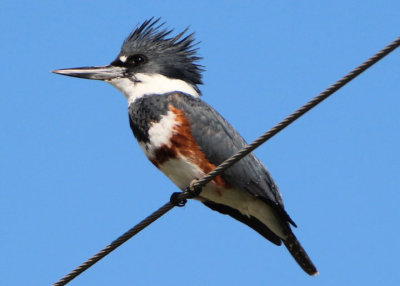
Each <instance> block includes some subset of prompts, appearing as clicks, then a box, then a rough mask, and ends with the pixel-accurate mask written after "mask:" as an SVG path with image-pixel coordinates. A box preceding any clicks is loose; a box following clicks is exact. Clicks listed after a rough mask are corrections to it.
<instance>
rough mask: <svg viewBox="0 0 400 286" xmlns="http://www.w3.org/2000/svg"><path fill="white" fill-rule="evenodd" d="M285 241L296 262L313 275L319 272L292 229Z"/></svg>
mask: <svg viewBox="0 0 400 286" xmlns="http://www.w3.org/2000/svg"><path fill="white" fill-rule="evenodd" d="M283 243H284V244H285V246H286V248H287V249H288V250H289V252H290V254H291V255H292V256H293V258H294V259H295V260H296V262H297V263H298V264H299V265H300V267H301V268H302V269H303V270H304V271H305V272H306V273H307V274H309V275H312V276H315V275H317V274H318V270H317V268H316V267H315V266H314V264H313V263H312V261H311V259H310V258H309V257H308V255H307V253H306V251H305V250H304V248H303V247H302V246H301V244H300V242H299V241H298V240H297V238H296V236H295V235H294V234H293V233H292V232H291V231H290V233H289V234H288V236H287V238H286V240H283Z"/></svg>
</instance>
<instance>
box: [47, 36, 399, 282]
mask: <svg viewBox="0 0 400 286" xmlns="http://www.w3.org/2000/svg"><path fill="white" fill-rule="evenodd" d="M399 46H400V37H399V38H397V39H396V40H394V41H393V42H391V43H390V44H389V45H387V46H386V47H385V48H383V49H382V50H380V51H379V52H378V53H376V54H375V55H373V56H372V57H370V58H369V59H368V60H366V61H365V62H363V63H362V64H361V65H359V66H358V67H356V68H355V69H353V70H352V71H351V72H349V73H348V74H347V75H345V76H344V77H342V78H341V79H340V80H338V81H337V82H335V83H334V84H332V85H331V86H330V87H328V88H327V89H325V90H324V91H323V92H321V93H320V94H318V95H317V96H316V97H314V98H313V99H311V100H310V101H309V102H307V103H306V104H304V105H303V106H302V107H300V108H299V109H298V110H296V111H295V112H293V113H292V114H290V115H289V116H288V117H286V118H285V119H283V120H282V121H281V122H279V123H278V124H277V125H275V126H274V127H272V128H271V129H270V130H268V131H267V132H265V133H264V134H262V135H261V136H260V137H258V138H257V139H256V140H254V141H253V142H252V143H251V144H249V145H247V146H246V147H244V148H243V149H241V150H240V151H239V152H237V153H236V154H234V155H233V156H231V157H230V158H228V159H227V160H225V161H224V162H223V163H221V164H220V165H218V166H217V167H216V168H215V169H214V170H213V171H211V172H209V173H208V174H206V175H205V176H204V177H202V178H201V179H199V180H196V181H194V182H193V183H192V184H191V186H190V187H188V188H187V191H185V192H181V193H178V194H177V196H175V200H176V201H177V202H182V204H184V203H185V202H186V199H188V198H193V197H194V196H195V195H196V194H197V193H196V192H195V191H194V190H201V188H202V187H204V186H205V185H206V184H207V183H209V182H210V181H211V180H213V179H214V178H215V177H216V176H218V175H220V174H222V173H223V172H224V171H225V170H226V169H228V168H229V167H231V166H232V165H234V164H235V163H236V162H238V161H239V160H240V159H242V158H243V157H245V156H246V155H248V154H249V153H250V152H252V151H253V150H255V149H256V148H257V147H259V146H260V145H261V144H263V143H265V142H266V141H267V140H269V139H270V138H271V137H273V136H274V135H276V134H277V133H278V132H280V131H281V130H283V129H284V128H286V127H287V126H288V125H290V124H291V123H292V122H294V121H295V120H297V119H298V118H299V117H301V116H302V115H304V114H305V113H306V112H308V111H309V110H311V109H312V108H313V107H315V106H316V105H317V104H319V103H321V102H322V101H323V100H325V99H326V98H328V97H329V96H330V95H332V94H333V93H334V92H336V91H337V90H338V89H340V88H341V87H343V86H345V85H346V84H347V83H348V82H350V81H351V80H353V79H354V78H355V77H357V76H358V75H360V74H361V73H362V72H364V71H365V70H367V69H368V68H369V67H371V66H372V65H373V64H375V63H377V62H378V61H379V60H381V59H382V58H383V57H385V56H386V55H388V54H389V53H390V52H392V51H393V50H394V49H396V48H397V47H399ZM182 204H180V205H182ZM176 205H179V204H175V205H174V204H172V203H171V202H168V203H166V204H165V205H163V206H162V207H161V208H159V209H158V210H156V211H155V212H153V213H152V214H151V215H149V216H148V217H146V218H145V219H144V220H142V221H141V222H140V223H138V224H137V225H135V226H134V227H132V228H131V229H130V230H128V231H127V232H125V233H124V234H123V235H121V236H120V237H118V238H117V239H116V240H114V241H113V242H112V243H111V244H109V245H108V246H106V247H105V248H103V249H102V250H100V251H99V252H98V253H96V254H95V255H93V256H92V257H91V258H89V259H88V260H86V261H85V262H84V263H82V264H81V265H79V266H78V267H77V268H75V269H74V270H72V271H71V272H70V273H68V274H67V275H65V276H64V277H63V278H61V279H60V280H58V281H57V282H56V283H54V284H53V285H55V286H61V285H65V284H67V283H68V282H69V281H71V280H72V279H74V278H76V277H77V276H79V275H80V274H81V273H82V272H84V271H85V270H87V269H88V268H90V267H91V266H92V265H94V264H95V263H96V262H98V261H99V260H100V259H102V258H103V257H105V256H106V255H108V254H109V253H111V252H112V251H113V250H114V249H116V248H117V247H119V246H120V245H122V244H123V243H124V242H126V241H127V240H129V239H130V238H132V237H133V236H134V235H136V234H137V233H138V232H140V231H141V230H143V229H144V228H146V227H147V226H148V225H150V224H151V223H153V222H154V221H155V220H157V219H158V218H160V217H161V216H163V215H164V214H165V213H167V212H168V211H170V210H171V209H172V208H173V207H174V206H176Z"/></svg>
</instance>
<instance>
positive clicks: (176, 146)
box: [53, 18, 318, 275]
mask: <svg viewBox="0 0 400 286" xmlns="http://www.w3.org/2000/svg"><path fill="white" fill-rule="evenodd" d="M159 20H160V19H156V20H153V18H151V19H150V20H147V21H145V22H144V23H143V24H141V25H140V26H137V27H136V28H135V29H134V30H133V32H131V34H130V35H129V36H128V38H127V39H126V40H125V41H124V43H123V45H122V48H121V51H120V53H119V55H118V56H117V58H116V59H115V60H114V61H113V62H111V64H109V65H107V66H95V67H81V68H71V69H60V70H55V71H53V72H54V73H57V74H61V75H67V76H72V77H79V78H85V79H94V80H101V81H105V82H108V83H110V84H111V85H113V86H115V87H116V88H117V89H119V90H120V91H121V92H122V93H123V94H124V96H125V97H126V99H127V100H128V112H129V123H130V127H131V129H132V131H133V135H134V136H135V137H136V139H137V140H138V142H139V145H140V147H141V148H142V149H143V151H144V153H145V154H146V156H147V158H148V159H149V160H150V161H151V162H152V163H153V164H154V165H155V166H156V167H157V168H158V169H159V170H161V171H162V172H163V173H164V174H165V175H166V176H168V177H169V178H170V179H171V180H172V182H173V183H175V185H177V186H178V187H179V188H180V189H181V190H185V189H186V187H187V186H189V184H190V183H191V182H192V180H194V179H198V178H201V177H202V176H203V175H204V174H206V173H208V172H210V171H211V170H213V169H214V168H215V167H216V166H217V165H219V164H220V163H222V162H223V161H224V160H225V159H227V158H229V157H230V156H231V155H233V154H234V153H236V152H237V151H239V150H240V149H241V148H243V147H244V146H245V145H246V142H245V140H244V139H243V138H242V137H241V136H240V135H239V133H238V132H237V131H236V130H235V129H234V128H233V127H232V126H231V125H230V124H229V123H228V122H227V121H226V120H225V119H224V118H223V117H222V116H221V115H220V114H219V113H218V112H216V111H215V110H214V109H213V108H212V107H211V106H209V105H208V104H207V103H205V102H204V101H202V100H201V99H200V95H201V92H200V90H199V88H198V85H200V84H202V80H201V72H202V71H203V69H202V66H200V65H199V64H198V63H197V62H198V60H200V59H201V58H200V57H199V56H198V55H197V48H196V45H197V43H195V42H194V36H193V33H192V34H188V35H186V33H187V29H186V30H184V31H183V32H181V33H179V34H177V35H176V36H173V37H170V34H171V33H172V30H167V29H164V28H163V25H164V24H159ZM195 199H196V200H198V201H200V202H202V203H203V204H204V205H206V206H207V207H209V208H211V209H212V210H215V211H218V212H220V213H222V214H226V215H229V216H231V217H233V218H235V219H237V220H238V221H240V222H242V223H244V224H246V225H248V226H249V227H251V228H252V229H254V230H255V231H257V232H258V233H259V234H261V235H262V236H263V237H265V238H266V239H268V240H269V241H271V242H272V243H274V244H276V245H281V243H282V242H283V244H284V245H285V246H286V247H287V249H288V250H289V252H290V254H291V255H292V256H293V257H294V259H295V260H296V261H297V263H298V264H299V265H300V266H301V268H303V270H304V271H305V272H306V273H308V274H310V275H316V274H318V272H317V269H316V268H315V266H314V265H313V263H312V262H311V260H310V258H309V257H308V255H307V253H306V252H305V250H304V249H303V247H302V246H301V245H300V243H299V241H298V240H297V238H296V237H295V235H294V234H293V232H292V230H291V226H290V225H292V226H295V227H296V224H295V223H294V222H293V220H292V219H291V218H290V217H289V215H288V214H287V212H286V211H285V208H284V205H283V201H282V197H281V194H280V193H279V190H278V187H277V186H276V184H275V182H274V180H273V179H272V177H271V175H270V174H269V172H268V171H267V169H266V168H265V167H264V165H263V164H262V163H261V162H260V161H259V160H258V159H257V158H256V157H255V156H254V155H253V154H249V155H248V156H246V157H245V158H243V159H242V160H241V161H239V162H238V163H236V164H235V165H234V166H233V167H231V168H229V169H228V170H227V171H225V172H224V173H223V174H222V175H220V176H218V177H216V178H215V179H214V180H213V181H211V182H210V183H208V184H207V185H206V186H205V187H204V188H203V190H202V192H201V193H200V195H199V196H198V197H196V198H195Z"/></svg>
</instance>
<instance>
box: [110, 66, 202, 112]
mask: <svg viewBox="0 0 400 286" xmlns="http://www.w3.org/2000/svg"><path fill="white" fill-rule="evenodd" d="M135 77H136V81H134V80H133V79H130V78H115V79H112V80H110V81H107V82H108V83H110V84H112V85H113V86H114V87H116V88H117V89H118V90H120V91H121V92H122V93H123V94H124V96H125V97H126V99H127V100H128V104H131V103H132V102H134V101H135V100H136V99H138V98H141V97H143V96H145V95H148V94H164V93H168V92H173V91H180V92H184V93H187V94H190V95H192V96H194V97H198V96H199V94H198V92H197V91H196V90H195V89H194V88H193V86H192V85H190V84H188V83H186V82H184V81H183V80H180V79H171V78H168V77H166V76H163V75H160V74H143V73H138V74H135Z"/></svg>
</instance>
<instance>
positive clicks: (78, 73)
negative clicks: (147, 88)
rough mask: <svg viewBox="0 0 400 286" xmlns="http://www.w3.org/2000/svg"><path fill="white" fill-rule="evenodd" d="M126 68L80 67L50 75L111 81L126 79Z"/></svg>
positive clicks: (109, 66)
mask: <svg viewBox="0 0 400 286" xmlns="http://www.w3.org/2000/svg"><path fill="white" fill-rule="evenodd" d="M126 71H127V70H126V68H124V67H117V66H111V65H108V66H98V67H82V68H72V69H60V70H53V71H51V72H52V73H56V74H61V75H67V76H72V77H79V78H85V79H95V80H112V79H114V78H121V77H127V76H128V74H127V73H126Z"/></svg>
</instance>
